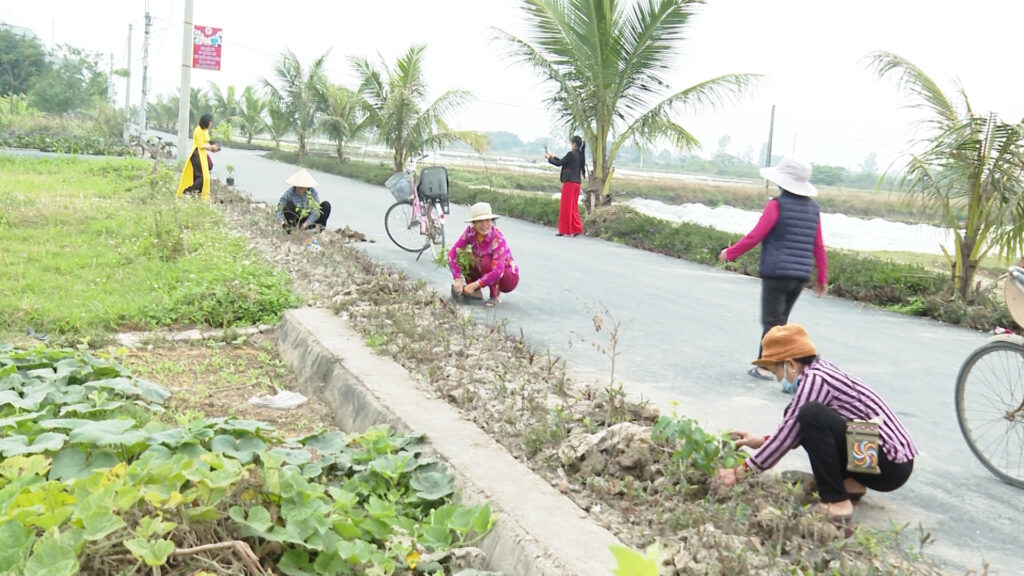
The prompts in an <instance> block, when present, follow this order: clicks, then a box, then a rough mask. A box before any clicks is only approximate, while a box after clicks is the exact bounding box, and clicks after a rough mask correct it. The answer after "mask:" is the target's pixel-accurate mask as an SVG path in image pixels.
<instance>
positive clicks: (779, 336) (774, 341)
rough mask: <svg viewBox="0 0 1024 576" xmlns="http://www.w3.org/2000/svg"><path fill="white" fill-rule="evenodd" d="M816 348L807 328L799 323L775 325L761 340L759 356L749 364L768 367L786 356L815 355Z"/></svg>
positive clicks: (801, 356)
mask: <svg viewBox="0 0 1024 576" xmlns="http://www.w3.org/2000/svg"><path fill="white" fill-rule="evenodd" d="M817 355H818V349H817V348H815V347H814V344H812V343H811V337H810V336H808V335H807V330H805V329H804V327H803V326H801V325H799V324H785V325H783V326H775V327H773V328H772V329H771V330H769V331H768V333H767V334H765V335H764V338H763V339H762V340H761V357H760V358H758V359H757V360H754V361H753V362H751V364H754V365H757V366H763V367H766V368H767V367H769V366H772V365H773V364H778V363H779V362H782V361H783V360H786V359H788V358H806V357H808V356H817Z"/></svg>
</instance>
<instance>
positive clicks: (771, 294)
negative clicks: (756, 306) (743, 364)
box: [757, 278, 807, 358]
mask: <svg viewBox="0 0 1024 576" xmlns="http://www.w3.org/2000/svg"><path fill="white" fill-rule="evenodd" d="M805 284H807V281H806V280H798V279H796V278H762V279H761V328H762V330H761V340H763V339H764V335H765V334H767V333H768V331H769V330H771V329H772V328H773V327H775V326H782V325H783V324H786V323H787V322H789V313H790V312H791V311H792V310H793V305H794V304H796V299H797V298H799V297H800V292H802V291H803V289H804V285H805ZM761 340H758V341H757V343H758V346H757V357H758V358H760V357H761Z"/></svg>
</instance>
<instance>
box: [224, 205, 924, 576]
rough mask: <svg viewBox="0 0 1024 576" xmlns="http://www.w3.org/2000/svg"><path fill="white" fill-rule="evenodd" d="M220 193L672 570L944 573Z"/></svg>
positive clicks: (513, 340)
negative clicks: (731, 479) (719, 473)
mask: <svg viewBox="0 0 1024 576" xmlns="http://www.w3.org/2000/svg"><path fill="white" fill-rule="evenodd" d="M222 206H223V207H224V208H225V209H226V211H227V214H228V219H229V221H231V222H233V223H234V224H235V225H236V226H237V227H238V229H239V230H240V231H242V232H243V233H244V234H246V235H247V236H248V237H249V240H250V242H251V245H252V246H253V247H254V248H255V249H257V250H258V251H259V252H261V253H262V254H264V255H265V256H266V257H267V258H268V259H269V260H270V261H272V262H273V263H274V264H275V265H277V266H279V267H281V269H284V270H288V271H289V273H290V274H292V276H293V278H295V279H296V284H295V285H296V289H297V290H298V291H300V292H301V293H302V294H303V296H304V298H305V300H306V303H307V304H309V305H312V306H322V307H332V308H334V309H335V310H337V311H338V312H339V313H340V314H341V315H343V316H345V317H346V318H347V319H348V320H349V321H350V322H351V323H352V324H353V325H354V326H355V327H356V328H357V329H358V330H359V331H360V333H361V334H362V335H363V337H364V338H365V341H366V343H367V345H368V346H370V347H372V348H374V349H376V350H377V351H379V353H381V354H386V355H388V356H391V357H393V358H395V359H396V360H397V361H398V362H399V363H401V364H402V365H403V366H405V367H406V369H408V370H409V371H410V373H411V374H413V375H414V376H415V377H418V378H419V380H420V382H421V383H422V385H423V386H424V387H425V388H426V389H427V390H429V391H431V392H432V393H434V394H436V395H437V396H438V397H440V398H444V399H446V400H447V401H448V402H449V403H451V404H452V405H454V406H456V407H457V408H459V409H460V410H461V412H462V414H463V415H464V417H466V418H467V419H468V420H471V421H473V422H475V423H476V424H477V425H478V426H479V427H480V428H481V429H483V430H485V431H487V432H488V433H490V434H491V435H492V436H493V437H494V438H495V439H496V440H497V441H499V442H501V443H502V444H503V445H504V446H505V447H506V448H507V449H508V450H509V451H510V453H512V454H513V455H515V456H516V457H517V458H519V459H521V460H522V461H524V462H526V463H527V464H528V465H530V466H531V467H532V468H533V469H534V470H535V471H536V472H537V473H539V474H541V475H542V476H543V477H544V478H545V479H547V480H548V481H549V482H550V483H551V484H552V485H553V486H555V487H556V488H557V489H558V490H560V491H561V492H563V493H565V494H566V495H567V496H568V497H570V498H572V499H573V500H574V501H575V502H577V503H578V504H579V505H580V507H581V508H582V509H583V510H585V511H587V512H588V513H589V515H590V517H591V518H592V519H593V520H594V521H596V522H598V523H600V524H601V525H604V526H606V527H608V528H609V529H610V530H611V531H612V532H613V533H615V534H616V535H617V536H618V537H619V538H620V539H621V540H623V541H624V542H625V543H626V544H628V545H629V546H632V547H634V548H639V549H642V548H644V547H646V546H648V545H650V544H651V543H652V542H655V541H658V542H660V543H661V545H662V550H663V553H662V554H661V555H660V559H659V561H660V562H661V563H662V572H661V574H664V575H668V576H673V575H677V574H737V573H764V574H796V573H802V574H820V573H835V574H865V575H866V574H879V573H902V574H936V573H937V572H936V570H935V569H934V568H933V567H932V566H931V565H930V563H929V562H928V561H927V560H926V559H924V558H923V557H921V556H920V553H919V551H914V550H909V549H907V548H903V547H901V546H902V544H901V541H900V535H899V533H898V531H892V530H882V531H878V530H874V529H870V528H866V527H860V528H857V529H856V530H855V531H854V532H853V535H852V536H851V537H849V538H846V537H844V534H843V533H841V532H840V531H839V530H838V529H837V528H836V527H835V526H833V525H832V524H830V523H828V522H827V521H825V520H824V519H823V518H821V517H820V516H818V515H816V514H814V513H813V512H812V511H811V508H809V507H808V506H807V503H808V499H807V496H805V495H804V492H803V490H801V489H798V488H797V487H794V486H792V485H789V484H786V483H783V482H782V481H781V480H779V479H778V477H775V476H773V475H765V476H763V477H758V478H757V479H754V480H753V481H751V482H749V483H746V484H744V485H743V486H741V487H739V488H738V489H736V490H730V491H723V492H721V493H718V492H716V491H714V490H712V489H711V478H712V475H713V472H714V470H715V469H716V468H717V467H718V466H725V465H730V464H736V463H738V462H739V461H740V460H741V459H742V458H743V455H742V454H739V453H737V452H736V451H735V450H734V448H733V446H732V444H731V442H730V441H728V440H727V439H726V438H724V437H722V436H721V435H718V434H711V433H708V432H706V431H704V430H703V429H701V428H700V427H699V426H698V425H697V424H696V423H695V422H693V421H691V420H689V419H687V418H685V417H684V416H679V415H672V416H665V415H659V414H658V413H657V411H656V410H655V409H654V408H652V407H651V406H647V405H637V404H634V403H631V402H628V401H627V398H626V393H625V390H624V389H623V388H622V386H621V385H619V384H616V383H615V380H614V376H613V375H612V377H610V378H609V379H608V383H607V384H606V385H589V386H588V385H580V384H578V383H576V382H574V381H573V380H572V379H571V378H570V377H569V376H568V375H567V369H566V366H565V363H564V362H563V361H562V360H561V359H559V358H557V357H552V356H550V355H549V354H545V353H539V352H537V351H534V350H531V349H530V348H529V346H527V345H526V344H525V342H524V341H523V339H522V338H521V337H517V336H514V335H511V334H509V333H507V332H506V330H505V328H504V326H503V325H501V324H497V325H488V324H482V323H478V322H475V321H474V320H473V318H472V317H471V316H470V315H468V314H467V313H466V311H465V309H464V308H460V307H457V306H455V305H453V304H451V303H450V302H449V300H448V299H447V298H446V297H440V296H439V295H438V294H437V293H436V292H434V291H433V290H431V289H429V288H428V287H426V286H425V285H424V284H423V283H411V282H409V281H407V280H406V279H404V277H402V276H401V275H400V274H398V273H396V272H394V271H392V270H390V269H388V268H384V267H381V266H379V265H377V264H375V263H374V262H372V261H371V260H369V259H367V258H366V257H364V256H362V255H361V254H360V253H359V252H358V251H356V250H353V249H351V248H350V247H348V246H346V245H345V242H344V240H343V238H342V237H341V235H338V234H335V233H332V232H325V233H323V234H320V235H317V236H315V238H316V239H317V242H318V245H319V246H320V250H318V251H311V250H310V249H309V246H310V242H311V240H312V239H313V238H314V236H311V235H310V236H307V235H303V234H298V235H296V234H292V235H290V236H286V235H283V234H281V233H280V232H279V231H278V230H276V229H275V227H274V225H273V222H272V220H271V219H270V217H269V206H267V205H265V204H248V203H247V202H245V201H244V199H239V200H238V201H229V202H225V203H224V204H223V205H222ZM444 296H447V295H444ZM594 328H595V332H594V335H593V336H592V337H591V338H589V339H590V340H591V341H592V342H593V343H594V344H595V345H601V346H605V347H606V349H607V346H608V345H609V342H608V341H606V340H605V339H607V338H611V337H612V335H613V334H615V333H616V332H617V330H618V323H617V322H615V321H614V319H613V318H610V317H609V316H608V315H607V314H606V313H604V312H603V311H600V310H598V311H596V312H595V315H594ZM611 568H612V567H609V569H611ZM626 573H627V574H629V573H630V572H626ZM643 573H652V574H653V572H643Z"/></svg>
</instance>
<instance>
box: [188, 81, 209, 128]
mask: <svg viewBox="0 0 1024 576" xmlns="http://www.w3.org/2000/svg"><path fill="white" fill-rule="evenodd" d="M188 97H189V110H188V125H189V126H195V125H196V124H199V119H200V118H201V117H202V116H203V114H210V113H212V112H213V104H211V103H210V98H209V96H207V95H206V92H204V91H203V90H201V89H199V88H192V89H191V90H189V93H188Z"/></svg>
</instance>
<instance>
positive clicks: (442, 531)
mask: <svg viewBox="0 0 1024 576" xmlns="http://www.w3.org/2000/svg"><path fill="white" fill-rule="evenodd" d="M420 541H421V542H422V543H423V544H424V545H425V546H427V547H428V548H449V547H451V545H452V533H451V531H450V530H448V525H447V524H443V525H436V524H429V525H426V526H421V527H420Z"/></svg>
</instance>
